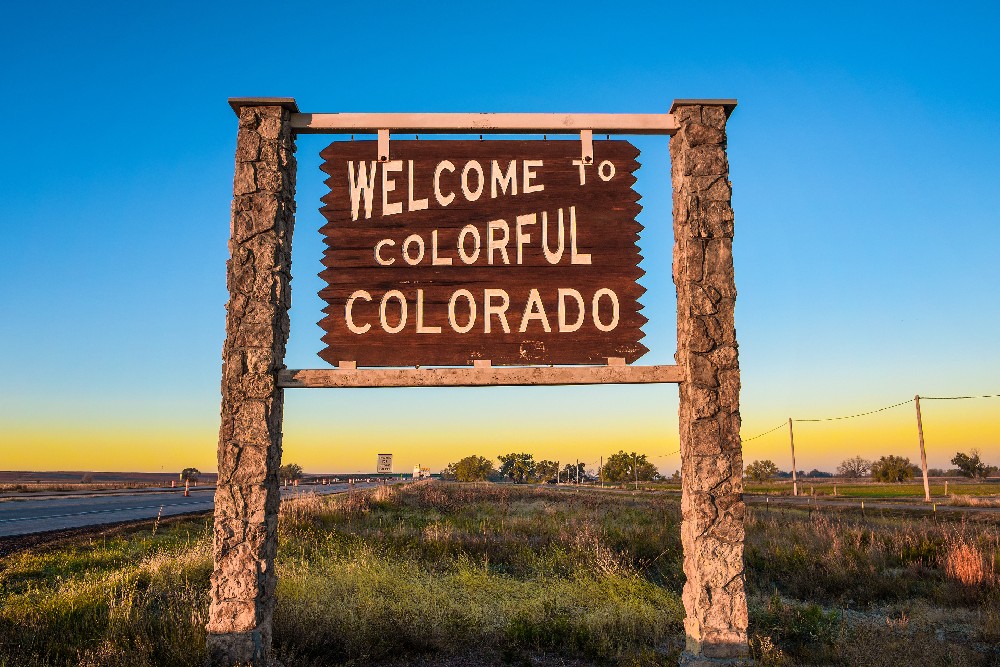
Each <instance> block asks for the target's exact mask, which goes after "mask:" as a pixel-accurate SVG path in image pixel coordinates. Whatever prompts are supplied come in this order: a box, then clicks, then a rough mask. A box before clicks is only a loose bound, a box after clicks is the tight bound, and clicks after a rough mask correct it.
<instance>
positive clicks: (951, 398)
mask: <svg viewBox="0 0 1000 667" xmlns="http://www.w3.org/2000/svg"><path fill="white" fill-rule="evenodd" d="M967 398H1000V394H986V395H984V396H921V397H920V400H921V401H963V400H965V399H967Z"/></svg>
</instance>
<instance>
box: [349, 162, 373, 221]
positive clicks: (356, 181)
mask: <svg viewBox="0 0 1000 667" xmlns="http://www.w3.org/2000/svg"><path fill="white" fill-rule="evenodd" d="M369 164H371V166H370V167H369V166H368V165H369ZM376 164H378V163H377V162H375V161H374V160H372V162H371V163H368V162H359V163H358V171H357V174H355V172H354V163H353V162H348V163H347V178H348V181H349V182H350V190H351V220H357V219H358V213H359V210H358V209H359V208H360V207H361V197H362V196H364V198H365V217H366V218H370V217H372V198H373V197H374V195H375V165H376Z"/></svg>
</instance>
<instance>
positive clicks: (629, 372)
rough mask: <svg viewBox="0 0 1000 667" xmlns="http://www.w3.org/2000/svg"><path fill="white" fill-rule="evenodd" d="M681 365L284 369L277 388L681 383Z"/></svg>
mask: <svg viewBox="0 0 1000 667" xmlns="http://www.w3.org/2000/svg"><path fill="white" fill-rule="evenodd" d="M682 381H683V377H682V373H681V369H680V367H679V366H625V365H617V364H616V365H612V366H553V367H550V366H486V365H483V366H479V367H474V368H364V369H355V368H350V367H349V366H346V367H344V368H329V369H318V370H283V371H281V372H279V373H278V386H280V387H284V388H286V389H293V388H309V387H312V388H335V387H339V388H355V389H357V388H367V387H498V386H523V385H528V386H556V385H579V384H656V383H678V382H682Z"/></svg>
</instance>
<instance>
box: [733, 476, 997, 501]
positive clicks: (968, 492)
mask: <svg viewBox="0 0 1000 667" xmlns="http://www.w3.org/2000/svg"><path fill="white" fill-rule="evenodd" d="M834 487H836V495H838V496H843V497H845V498H887V499H893V500H899V499H905V498H913V499H915V500H923V498H924V484H923V482H921V481H916V482H906V483H900V484H880V483H877V482H861V483H857V482H855V483H844V482H842V481H837V482H832V481H829V480H805V481H800V482H799V493H800V494H809V493H810V490H811V489H812V490H815V493H816V495H817V496H832V495H834V493H835V492H834ZM746 492H747V493H756V494H771V495H792V483H791V482H790V481H789V482H764V483H756V482H749V481H748V482H746ZM930 492H931V496H932V497H933V498H935V499H937V500H939V501H947V500H950V499H953V498H954V497H955V496H960V497H962V496H966V497H967V496H975V497H981V498H982V497H985V498H989V497H993V498H998V499H1000V483H978V484H977V483H974V482H955V481H949V483H948V492H947V493H945V485H944V482H938V481H934V482H931V484H930Z"/></svg>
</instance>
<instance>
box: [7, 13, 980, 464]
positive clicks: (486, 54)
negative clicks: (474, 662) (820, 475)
mask: <svg viewBox="0 0 1000 667" xmlns="http://www.w3.org/2000/svg"><path fill="white" fill-rule="evenodd" d="M997 13H998V12H997V10H996V9H994V7H993V6H991V5H988V4H986V3H965V4H963V5H961V6H956V7H954V8H951V7H949V8H945V9H942V6H941V5H940V4H933V5H932V4H930V3H905V4H904V3H898V4H896V3H892V4H890V3H858V4H853V5H851V4H837V5H828V6H812V5H807V4H803V3H784V4H779V3H770V4H768V5H766V6H761V5H760V3H756V4H755V5H750V4H749V3H740V4H735V3H733V4H727V3H714V4H711V5H705V4H704V3H701V4H691V5H676V4H665V3H635V4H631V5H628V6H624V5H622V6H611V5H608V4H606V3H577V4H575V5H573V6H572V7H569V6H567V5H565V4H562V3H560V4H556V3H540V2H534V3H503V4H483V5H477V6H473V5H469V4H466V3H458V4H454V5H448V4H437V5H431V4H427V5H425V4H423V3H410V4H406V5H402V4H395V3H386V4H385V5H384V6H381V7H378V8H371V9H368V8H365V7H360V6H359V5H357V4H340V3H315V4H311V3H262V4H255V3H252V2H245V3H239V4H231V5H228V6H227V5H224V4H211V3H201V4H193V3H175V4H171V5H144V4H141V3H139V4H137V3H128V4H126V3H121V4H99V5H78V4H60V3H34V4H19V5H15V6H11V5H7V6H5V8H4V9H3V10H0V50H2V59H0V63H2V64H0V81H2V83H3V89H4V91H5V92H6V95H5V101H6V103H5V104H3V105H0V121H2V122H3V126H4V127H5V128H6V129H7V132H6V133H5V137H4V141H3V145H4V151H3V155H4V159H3V160H2V161H0V183H3V188H2V191H3V198H2V206H0V231H2V234H3V243H2V245H0V248H3V250H4V261H3V262H2V263H0V304H2V305H3V310H4V317H3V318H0V345H2V346H3V349H4V350H6V351H7V355H8V358H9V359H10V360H11V362H12V363H11V364H10V369H11V370H10V371H9V372H8V373H6V374H4V375H3V376H2V377H0V400H2V404H3V406H4V407H3V408H2V409H0V433H3V432H6V433H7V434H10V436H11V446H10V447H9V448H8V447H4V455H5V457H8V462H7V463H4V462H0V468H80V467H95V468H105V469H108V468H111V469H113V468H138V469H150V470H156V469H158V468H160V467H165V468H166V469H177V468H181V467H184V466H186V465H189V464H192V465H198V466H200V467H202V468H203V469H212V468H214V456H215V454H214V452H215V437H216V432H217V428H218V423H217V422H218V402H219V397H218V385H219V371H220V350H221V345H222V339H223V333H224V309H223V305H224V303H225V300H226V291H225V260H226V254H227V253H226V240H227V236H228V218H229V202H230V199H231V196H232V176H233V151H234V146H235V136H236V132H235V130H236V123H235V116H234V115H233V113H232V111H231V110H230V109H229V107H228V105H227V104H226V98H227V97H230V96H269V95H276V96H291V97H295V98H296V99H297V101H298V103H299V106H300V107H301V108H302V109H303V110H304V111H316V112H320V111H323V112H335V111H559V112H574V111H579V112H664V111H666V110H667V109H668V108H669V106H670V102H671V101H672V100H673V99H674V98H687V97H726V98H729V97H735V98H738V99H739V102H740V105H739V107H738V108H737V110H736V112H735V113H734V115H733V117H732V119H731V121H730V126H729V132H730V143H729V152H730V161H731V178H732V181H733V187H734V196H733V207H734V210H735V213H736V241H735V261H736V270H737V273H736V279H737V287H738V289H739V292H740V296H739V301H738V306H737V328H738V334H739V338H740V344H741V365H742V369H743V386H744V390H743V395H742V400H743V410H742V412H743V420H744V435H745V436H750V435H754V434H756V433H759V432H762V431H764V430H766V429H767V428H770V427H771V426H773V425H775V424H777V423H780V422H781V421H782V420H783V419H786V418H787V417H788V416H794V417H803V418H805V417H822V416H829V415H834V414H850V413H854V412H862V411H864V410H866V409H870V408H873V407H879V406H881V405H887V404H890V403H895V402H897V401H901V400H905V399H906V398H909V397H911V396H912V395H913V394H915V393H921V394H931V395H948V394H987V393H988V394H995V393H1000V383H998V381H997V379H996V378H998V377H1000V354H998V353H997V350H996V342H995V341H996V338H997V331H998V328H1000V327H998V325H1000V307H998V299H997V288H998V287H1000V261H998V251H997V248H998V247H1000V232H998V231H997V230H998V225H997V222H998V218H1000V214H998V212H997V210H998V208H997V203H996V194H995V193H996V191H997V187H996V181H997V177H998V175H1000V157H998V155H1000V113H998V111H997V109H998V102H1000V99H998V97H1000V85H998V81H997V75H996V70H997V66H998V65H1000V57H998V55H1000V54H998V48H997V46H996V40H995V36H994V32H995V27H996V25H997V18H998V16H997ZM328 141H329V137H327V138H324V137H316V136H307V137H301V138H300V140H299V144H298V146H299V149H298V158H299V188H298V197H297V199H298V209H299V213H298V217H297V228H296V235H295V250H294V262H293V275H294V276H295V279H294V282H293V324H292V339H291V341H290V346H289V354H288V358H287V360H286V362H287V364H288V365H289V366H290V367H306V368H308V367H319V366H320V365H321V364H322V362H321V360H320V359H319V358H318V357H317V356H316V352H317V351H318V350H319V349H321V343H320V340H319V337H320V330H319V329H318V327H317V326H316V325H315V323H316V321H317V320H318V319H319V317H320V313H319V309H320V307H321V302H320V300H319V299H318V297H317V296H316V292H317V291H318V290H319V289H320V287H321V282H320V281H319V279H318V277H317V276H316V274H317V273H318V272H319V270H320V266H319V258H320V253H321V251H322V245H321V242H320V239H319V235H318V233H317V230H318V228H319V227H320V226H321V224H322V218H321V217H320V216H319V214H318V212H317V209H318V207H319V204H320V202H319V197H320V196H322V194H323V193H324V186H323V185H322V180H323V176H322V174H321V172H320V171H319V169H318V166H319V162H320V160H319V157H318V153H319V151H320V150H321V149H322V148H323V147H324V146H325V145H326V143H327V142H328ZM634 143H636V145H637V146H639V147H640V148H641V150H642V155H641V156H640V162H642V164H643V168H642V169H641V170H640V172H639V176H640V181H639V183H638V184H637V189H639V190H640V192H641V193H642V195H643V200H642V203H643V205H644V207H645V210H644V211H643V213H642V215H641V217H640V221H641V222H642V223H643V224H644V225H645V226H646V231H645V232H644V234H643V238H642V240H641V245H642V250H643V254H644V256H645V257H646V262H645V265H644V268H645V269H646V270H647V276H646V277H645V278H644V284H645V285H646V286H647V287H648V288H649V292H648V293H647V295H646V297H644V301H645V303H646V306H647V307H646V310H645V311H644V312H645V314H646V315H647V316H649V317H650V319H651V322H650V323H649V325H647V328H646V331H647V337H646V339H645V342H646V343H647V345H648V346H649V347H650V348H651V350H652V351H651V353H650V354H649V355H647V357H646V358H644V359H643V363H669V362H670V359H671V356H672V354H673V349H674V344H675V341H674V334H673V328H674V317H675V315H674V301H673V286H672V284H671V282H670V275H669V271H670V258H669V251H670V243H671V241H670V238H671V237H670V192H669V180H668V176H669V171H668V158H667V149H666V140H665V139H663V138H637V139H635V141H634ZM484 406H488V407H489V410H488V411H487V410H484V409H483V407H484ZM389 408H391V413H392V414H393V415H398V417H399V421H398V423H397V422H394V421H392V420H387V419H386V417H385V415H386V413H387V410H388V409H389ZM909 410H910V408H903V409H902V411H890V412H889V413H886V414H887V415H888V416H886V417H885V419H887V420H888V421H885V422H884V423H883V422H878V421H876V422H870V423H869V422H863V421H855V422H853V424H855V425H854V426H847V425H837V426H831V427H829V428H827V429H826V430H817V432H816V433H815V435H814V436H803V438H804V441H803V443H802V444H801V445H800V449H801V451H800V452H799V453H798V460H799V463H800V467H806V468H807V469H808V468H811V467H821V468H822V467H826V468H832V467H833V466H834V465H835V464H836V463H837V462H838V461H839V460H840V459H841V458H844V456H846V455H851V454H854V453H863V454H866V455H880V454H882V453H886V454H888V453H896V454H903V455H907V456H911V458H914V459H915V458H916V448H915V447H916V445H915V433H914V432H913V431H914V427H913V420H912V415H911V414H910V412H909ZM926 410H932V411H935V412H934V414H933V415H931V414H928V415H927V416H925V427H926V428H928V430H929V432H928V436H929V438H928V448H929V454H930V457H931V464H932V465H939V466H945V465H947V459H949V458H950V457H951V456H952V455H953V454H954V452H955V451H956V450H957V448H968V447H972V446H979V447H980V448H982V449H983V451H984V454H985V455H986V458H987V459H988V460H992V462H993V463H1000V399H995V400H987V399H983V400H982V401H978V402H977V401H968V402H964V403H963V405H962V406H949V407H947V408H946V407H943V406H942V404H936V405H934V406H933V407H928V408H926ZM487 412H491V413H496V414H500V415H503V418H502V419H501V420H500V422H499V423H493V422H490V423H487V421H486V417H484V416H483V415H485V414H486V413H487ZM428 415H434V416H435V419H434V420H433V426H432V425H431V423H430V422H431V420H429V419H428V417H427V416H428ZM879 419H882V418H879ZM442 423H444V424H450V426H449V427H448V428H447V429H444V430H445V431H447V432H446V433H443V432H442V427H441V424H442ZM543 423H544V424H545V425H546V426H545V427H544V428H542V427H541V426H540V425H541V424H543ZM676 426H677V425H676V388H675V387H673V386H663V387H596V388H594V387H589V388H563V389H537V388H536V389H486V390H478V391H460V390H411V391H394V390H385V391H378V392H371V391H340V392H333V391H312V392H304V391H300V392H298V393H293V392H289V394H288V398H287V407H286V426H285V434H286V436H285V452H286V459H287V460H300V461H302V462H303V463H304V465H305V466H306V468H307V469H309V468H310V467H311V468H314V469H339V468H344V469H346V468H348V467H351V468H359V467H361V468H365V467H370V466H368V461H369V459H371V465H374V454H375V453H376V450H378V449H380V448H381V447H383V445H385V444H390V445H392V446H393V447H395V451H396V452H397V461H398V462H399V463H397V465H398V466H399V465H401V466H402V467H404V468H405V467H407V466H408V465H412V464H413V463H416V462H422V463H430V464H431V465H432V466H435V467H437V466H441V465H443V464H445V463H447V462H448V461H449V460H452V458H453V457H454V456H455V455H456V454H457V453H459V452H466V450H468V451H467V452H466V453H472V452H476V453H482V454H485V455H487V456H493V455H496V454H499V453H501V452H502V451H503V449H504V448H505V447H506V448H509V447H510V443H511V441H517V442H518V443H519V444H523V446H524V447H525V448H527V449H530V450H531V451H533V452H534V453H535V454H536V456H539V457H547V458H554V457H563V458H565V457H575V456H579V457H580V458H581V459H588V460H589V459H591V458H592V459H595V460H596V459H597V457H598V456H600V455H601V454H604V455H607V454H609V453H612V452H614V451H617V450H618V449H619V448H626V449H631V448H639V449H640V450H641V451H648V452H649V453H650V454H653V455H657V456H659V455H664V454H667V453H668V452H672V451H673V450H675V449H676V448H677V445H676V443H677V435H676ZM838 429H839V430H838ZM932 434H933V435H932ZM0 437H3V438H4V439H5V440H6V437H4V436H0ZM935 438H936V440H935ZM751 444H752V445H753V449H752V448H751V447H750V445H751ZM782 447H784V441H783V440H782V439H781V438H780V437H777V439H775V438H774V437H770V436H769V437H768V438H761V439H759V440H756V441H753V443H748V446H747V449H746V454H745V455H746V457H747V459H748V460H750V459H753V458H757V457H758V456H760V457H764V456H768V457H772V458H775V460H776V462H777V463H778V464H779V466H786V465H787V464H785V463H783V461H782V460H781V459H780V457H781V456H784V449H782ZM494 450H495V451H494ZM656 462H657V463H658V464H659V465H660V466H661V468H663V469H664V470H665V471H670V470H673V469H674V468H676V467H677V456H676V455H670V456H661V457H660V458H658V459H656Z"/></svg>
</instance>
